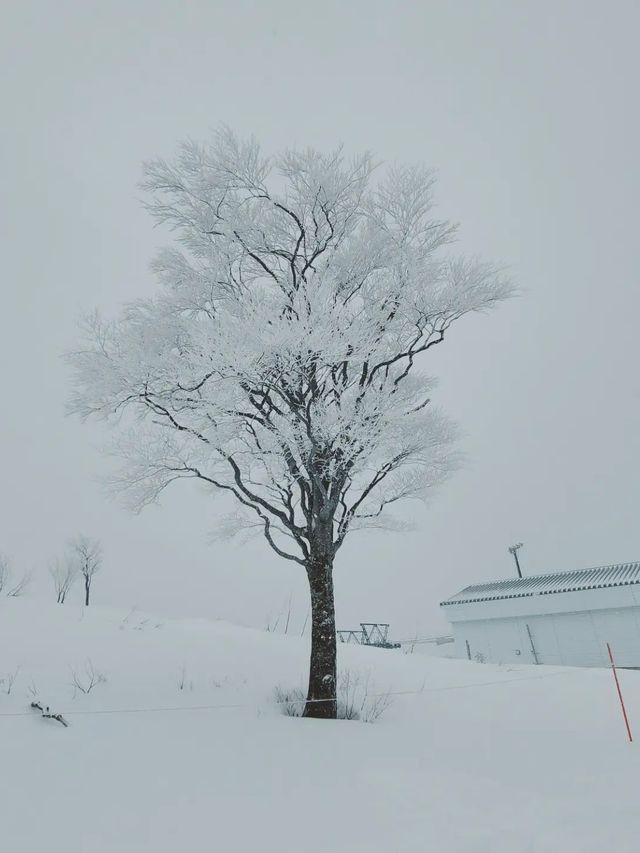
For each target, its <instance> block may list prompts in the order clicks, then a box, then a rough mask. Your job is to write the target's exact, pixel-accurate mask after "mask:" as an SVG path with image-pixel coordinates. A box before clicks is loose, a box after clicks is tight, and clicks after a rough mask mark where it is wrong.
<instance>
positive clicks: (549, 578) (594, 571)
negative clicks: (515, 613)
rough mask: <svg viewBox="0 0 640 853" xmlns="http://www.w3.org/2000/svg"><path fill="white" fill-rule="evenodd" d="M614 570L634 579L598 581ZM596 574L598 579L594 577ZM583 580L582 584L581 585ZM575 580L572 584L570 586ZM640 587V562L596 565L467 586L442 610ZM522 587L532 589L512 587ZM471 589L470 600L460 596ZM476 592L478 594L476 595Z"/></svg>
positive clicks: (449, 600) (443, 602) (443, 605)
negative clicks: (632, 572)
mask: <svg viewBox="0 0 640 853" xmlns="http://www.w3.org/2000/svg"><path fill="white" fill-rule="evenodd" d="M613 570H617V573H618V575H619V574H623V573H624V574H625V575H627V577H628V573H629V571H630V570H633V571H634V575H635V576H634V577H632V578H631V579H625V580H614V579H611V580H610V581H608V582H605V583H602V582H598V581H601V580H602V575H604V574H608V575H611V574H612V573H614V576H615V572H614V571H613ZM585 575H587V576H590V577H591V582H585ZM594 575H595V577H594ZM581 579H582V582H580V581H581ZM561 580H565V581H566V582H568V583H567V585H558V586H555V587H551V588H546V589H545V588H544V587H541V586H540V585H538V586H537V588H536V584H535V582H536V581H539V582H542V581H545V582H547V584H549V583H552V582H553V581H556V582H558V581H561ZM571 581H573V583H571ZM636 584H640V562H637V561H634V562H629V563H613V564H611V565H608V566H596V567H593V568H589V569H576V570H574V571H570V572H552V573H550V574H546V575H530V576H528V577H524V578H510V579H506V580H499V581H489V582H488V583H484V584H472V585H470V586H468V587H465V588H464V589H462V590H461V591H460V592H458V593H456V594H455V595H454V596H452V597H451V598H449V599H447V600H446V601H441V602H440V606H441V607H450V606H452V605H454V604H473V603H477V602H481V601H500V600H504V599H509V598H530V597H532V596H534V595H554V594H556V593H561V592H579V591H581V590H589V589H605V588H608V587H616V586H632V585H636ZM519 585H522V586H526V587H532V586H533V588H529V589H526V590H523V591H521V592H517V591H515V590H513V587H516V588H517V587H518V586H519ZM501 586H502V587H508V588H509V589H510V590H512V591H506V590H505V592H503V593H500V591H499V587H501ZM482 589H486V590H487V591H489V590H491V592H492V593H493V594H489V595H482V594H480V595H478V593H480V591H481V590H482ZM467 590H469V592H470V595H469V596H468V597H464V598H462V597H460V596H463V595H464V593H465V592H467ZM474 593H475V595H474Z"/></svg>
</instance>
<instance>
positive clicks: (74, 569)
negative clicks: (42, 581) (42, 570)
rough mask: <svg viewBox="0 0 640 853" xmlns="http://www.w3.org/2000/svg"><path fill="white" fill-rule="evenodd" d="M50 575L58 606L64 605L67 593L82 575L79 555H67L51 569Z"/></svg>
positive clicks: (52, 565) (53, 564)
mask: <svg viewBox="0 0 640 853" xmlns="http://www.w3.org/2000/svg"><path fill="white" fill-rule="evenodd" d="M74 551H75V549H74ZM49 574H50V575H51V580H52V581H53V588H54V591H55V593H56V601H57V602H58V604H64V602H65V599H66V597H67V593H68V592H69V590H70V589H71V587H72V586H73V585H74V583H75V582H76V580H77V579H78V575H79V574H80V561H79V559H78V556H77V554H76V553H75V552H74V553H72V554H66V555H65V556H64V557H63V558H62V559H58V560H56V561H55V562H54V563H52V564H51V566H50V567H49Z"/></svg>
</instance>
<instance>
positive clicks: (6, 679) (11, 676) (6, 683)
mask: <svg viewBox="0 0 640 853" xmlns="http://www.w3.org/2000/svg"><path fill="white" fill-rule="evenodd" d="M19 672H20V667H19V666H17V667H16V668H15V669H14V670H13V672H8V673H7V674H6V675H3V676H2V678H0V686H1V687H2V692H3V693H6V694H7V696H10V695H11V691H12V690H13V685H14V683H15V680H16V678H17V677H18V673H19Z"/></svg>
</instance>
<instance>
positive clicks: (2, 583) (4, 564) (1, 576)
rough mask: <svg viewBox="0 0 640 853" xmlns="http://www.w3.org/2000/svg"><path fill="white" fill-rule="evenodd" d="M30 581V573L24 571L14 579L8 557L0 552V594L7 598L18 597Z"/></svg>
mask: <svg viewBox="0 0 640 853" xmlns="http://www.w3.org/2000/svg"><path fill="white" fill-rule="evenodd" d="M30 583H31V574H29V573H28V572H26V573H25V574H24V575H22V577H21V578H18V579H16V578H15V577H14V575H13V569H12V568H11V562H10V561H9V559H8V557H6V556H4V555H3V554H0V594H2V595H6V596H7V597H8V598H18V596H20V595H22V594H23V593H24V591H25V590H26V588H27V587H28V586H29V584H30Z"/></svg>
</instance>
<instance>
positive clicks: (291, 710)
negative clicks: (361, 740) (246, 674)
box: [274, 669, 393, 723]
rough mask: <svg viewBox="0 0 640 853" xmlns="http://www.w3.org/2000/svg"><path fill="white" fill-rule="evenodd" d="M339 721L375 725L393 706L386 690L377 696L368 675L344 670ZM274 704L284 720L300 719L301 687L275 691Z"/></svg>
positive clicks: (303, 705)
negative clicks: (289, 718)
mask: <svg viewBox="0 0 640 853" xmlns="http://www.w3.org/2000/svg"><path fill="white" fill-rule="evenodd" d="M337 700H338V703H337V704H338V713H337V718H338V719H339V720H360V721H362V722H363V723H375V722H376V720H379V719H380V717H381V716H382V715H383V714H384V712H385V711H386V710H387V709H388V708H389V707H390V705H391V704H392V701H393V699H392V695H391V693H390V692H389V691H385V692H380V693H376V692H375V688H374V685H373V683H372V681H371V678H370V676H369V675H366V676H363V675H362V674H361V673H359V672H353V671H352V670H349V669H347V670H343V671H342V672H341V673H340V676H339V678H338V696H337ZM274 701H275V703H276V704H277V705H278V706H279V707H280V708H281V710H282V713H283V714H284V715H285V716H287V717H301V716H302V715H303V713H304V708H305V704H306V694H305V691H304V690H303V689H302V688H301V687H294V688H284V687H281V686H278V687H276V688H275V690H274Z"/></svg>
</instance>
